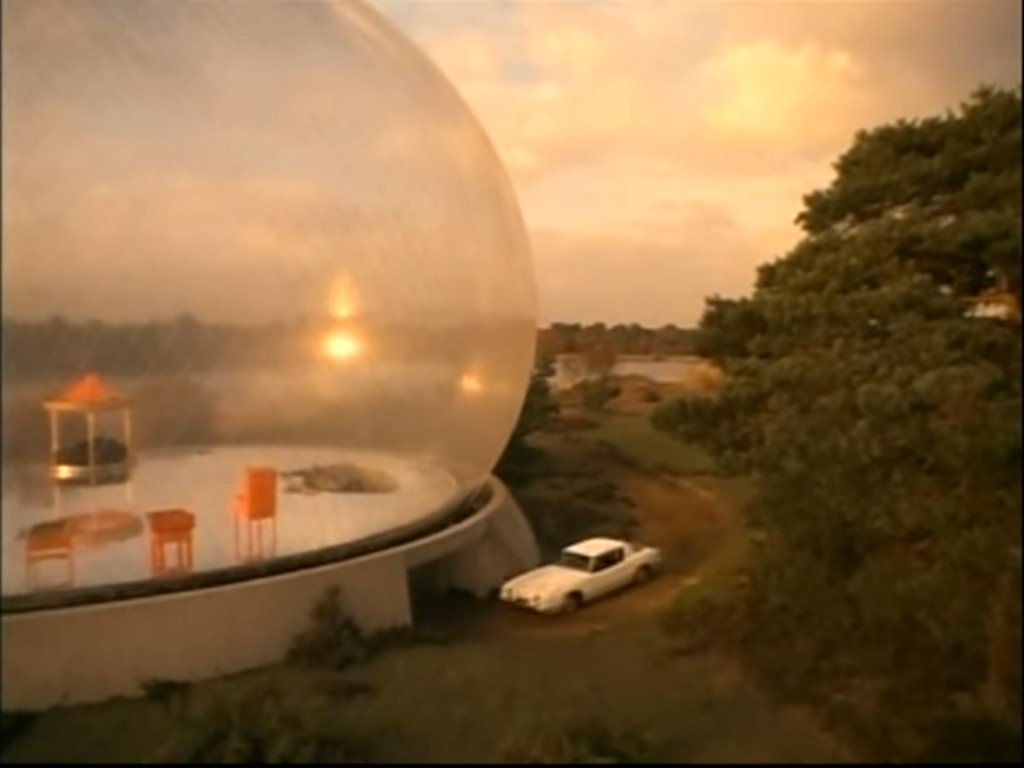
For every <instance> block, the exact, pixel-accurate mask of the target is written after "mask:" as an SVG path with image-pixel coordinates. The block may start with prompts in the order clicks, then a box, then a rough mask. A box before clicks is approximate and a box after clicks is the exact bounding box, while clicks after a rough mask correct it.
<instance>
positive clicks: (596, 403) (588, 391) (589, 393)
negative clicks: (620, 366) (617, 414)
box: [576, 375, 621, 411]
mask: <svg viewBox="0 0 1024 768" xmlns="http://www.w3.org/2000/svg"><path fill="white" fill-rule="evenodd" d="M576 388H577V389H579V391H580V396H581V399H582V400H583V406H584V407H585V408H586V409H587V410H591V411H599V410H601V409H602V408H604V406H605V404H606V403H607V402H608V401H609V400H611V399H612V398H614V397H617V396H618V395H619V393H620V392H621V389H620V387H619V385H618V384H616V383H615V380H614V379H613V378H612V377H611V376H607V375H605V376H600V377H598V378H596V379H584V380H583V381H581V382H579V383H578V384H576Z"/></svg>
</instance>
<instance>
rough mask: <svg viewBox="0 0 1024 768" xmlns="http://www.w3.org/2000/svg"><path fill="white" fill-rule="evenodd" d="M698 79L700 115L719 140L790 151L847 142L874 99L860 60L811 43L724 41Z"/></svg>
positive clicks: (703, 67) (706, 63) (846, 53)
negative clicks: (858, 119) (776, 147)
mask: <svg viewBox="0 0 1024 768" xmlns="http://www.w3.org/2000/svg"><path fill="white" fill-rule="evenodd" d="M699 77H700V80H701V82H700V87H701V89H702V94H703V98H702V101H703V106H702V109H701V113H700V117H701V119H702V120H703V121H704V122H705V123H706V125H707V130H708V131H709V133H710V134H711V135H713V136H714V137H715V138H716V139H717V140H718V141H726V142H754V143H757V144H758V145H764V144H766V143H771V144H775V145H778V144H779V143H781V144H783V145H784V146H785V147H786V148H787V149H788V150H789V151H793V149H794V148H805V147H807V146H808V145H812V146H814V145H819V144H822V143H824V144H825V145H826V146H828V147H830V148H831V147H832V146H833V145H834V144H835V143H836V141H837V140H839V141H841V140H844V139H846V138H847V135H848V133H849V130H850V128H851V126H853V125H856V124H857V118H858V117H859V116H860V115H862V114H863V113H864V111H865V109H864V107H865V102H866V101H867V99H868V96H867V94H866V90H867V89H866V83H865V80H864V69H863V67H862V66H861V65H860V63H859V62H858V61H857V60H856V59H855V58H854V57H853V56H852V55H851V54H850V53H849V52H847V51H844V50H839V49H827V48H823V47H821V46H819V45H817V44H815V43H811V42H807V43H803V44H801V45H786V44H784V43H780V42H779V41H777V40H771V39H769V40H757V41H754V42H752V43H743V44H738V45H728V46H723V47H722V48H721V49H720V50H718V51H716V53H715V54H714V55H712V56H711V57H710V58H709V59H707V60H706V61H705V62H704V63H703V64H702V65H701V67H700V75H699Z"/></svg>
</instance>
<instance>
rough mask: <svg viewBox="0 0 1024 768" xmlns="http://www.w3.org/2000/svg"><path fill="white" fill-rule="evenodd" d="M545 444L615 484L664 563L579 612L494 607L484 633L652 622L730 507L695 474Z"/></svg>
mask: <svg viewBox="0 0 1024 768" xmlns="http://www.w3.org/2000/svg"><path fill="white" fill-rule="evenodd" d="M545 449H546V450H548V451H553V452H555V454H556V456H555V457H554V460H555V461H557V462H559V463H560V464H564V465H567V466H584V465H585V466H587V467H588V468H589V469H590V471H593V472H596V474H597V475H598V476H599V477H601V478H602V479H603V480H606V481H609V482H611V483H613V484H614V485H615V487H616V488H617V490H618V492H619V493H620V494H621V495H623V496H625V497H627V498H628V499H629V500H630V501H631V502H632V505H633V514H634V516H635V519H636V522H637V524H638V527H637V530H636V532H635V534H634V535H633V538H635V539H636V540H637V541H639V542H642V543H644V544H649V545H652V546H656V547H659V548H660V549H661V551H662V558H663V561H662V562H663V567H662V569H661V572H660V574H659V576H658V578H656V579H655V580H654V581H652V582H651V583H649V584H647V585H645V586H643V587H642V588H635V589H633V588H630V589H626V590H623V591H621V592H619V593H617V594H615V595H611V596H609V597H606V598H603V599H602V600H600V601H598V602H595V603H593V604H591V605H587V606H585V607H584V609H583V610H581V611H580V612H579V613H578V614H577V615H575V616H571V617H567V616H536V615H534V614H531V613H528V612H525V611H522V610H519V609H515V608H511V607H509V606H500V610H496V611H492V612H490V615H489V616H488V617H487V621H486V622H485V627H486V631H487V632H514V633H527V634H530V635H543V636H549V637H556V636H557V637H562V636H578V635H588V634H592V633H595V632H603V631H605V630H607V629H609V628H610V627H612V626H615V625H617V624H621V623H623V622H627V621H629V622H636V621H637V620H641V621H652V622H653V621H656V620H657V618H658V616H659V615H660V613H661V611H662V610H663V609H664V608H665V607H667V606H668V604H669V603H670V602H671V601H672V600H673V598H675V596H676V595H677V594H678V592H679V590H680V589H682V588H684V587H686V586H687V585H690V584H694V583H696V582H697V581H699V580H700V578H701V568H700V567H701V564H702V563H703V562H704V561H705V560H706V558H707V557H708V555H709V554H710V553H711V552H712V551H713V550H714V548H715V546H716V544H717V543H718V542H719V541H720V539H721V537H722V534H723V531H724V527H725V525H726V522H727V521H728V520H729V519H731V515H732V512H731V511H730V510H729V509H728V508H727V506H726V505H725V503H724V502H722V501H721V500H720V499H718V498H717V497H716V496H715V495H714V494H712V493H709V492H708V491H707V490H705V489H703V488H701V487H700V486H699V485H698V484H696V483H695V482H693V481H690V480H685V479H682V478H677V477H673V476H671V475H667V474H663V473H655V472H649V471H645V470H642V469H640V468H637V467H635V466H632V465H630V464H628V463H625V462H623V461H622V460H621V459H620V458H619V457H617V456H616V455H615V454H614V453H610V452H607V451H604V450H602V449H601V448H600V447H599V446H595V445H593V444H588V443H586V442H582V441H576V440H572V439H569V440H565V439H561V440H559V439H554V440H549V441H547V442H546V444H545Z"/></svg>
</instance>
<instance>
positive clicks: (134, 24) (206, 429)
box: [2, 0, 536, 596]
mask: <svg viewBox="0 0 1024 768" xmlns="http://www.w3.org/2000/svg"><path fill="white" fill-rule="evenodd" d="M3 71H4V78H3V115H4V120H3V158H4V163H3V191H4V194H3V262H2V264H3V266H2V269H3V285H2V291H3V293H2V296H3V426H2V432H3V450H4V454H3V509H4V515H3V545H4V552H3V555H4V558H3V563H4V567H3V592H4V595H5V596H7V595H12V594H21V593H24V592H26V591H30V590H32V589H38V588H41V589H54V588H56V589H61V588H65V587H68V586H71V587H80V586H92V585H102V584H110V583H117V582H125V581H136V580H139V579H149V578H157V577H160V578H162V577H163V576H164V575H165V574H164V573H163V572H162V571H159V569H158V568H157V566H156V564H155V561H154V560H153V559H152V558H153V557H155V555H153V552H154V551H155V550H154V549H153V547H154V546H155V544H154V541H158V538H159V536H158V532H157V531H156V528H155V527H154V526H156V523H155V522H154V518H153V517H152V515H151V513H153V512H158V511H168V510H181V511H184V512H186V513H187V514H188V515H191V516H192V518H191V525H192V527H191V528H189V529H188V535H190V536H191V539H190V544H189V546H190V547H191V548H192V550H193V552H192V555H191V557H192V562H191V563H178V565H180V566H181V568H180V570H183V571H185V572H195V571H203V570H216V569H218V568H222V567H228V566H231V565H234V564H237V563H239V562H242V561H245V560H249V559H252V558H253V557H256V555H253V553H252V552H251V551H247V552H245V553H243V554H242V555H239V552H238V543H237V542H238V539H239V537H241V539H242V540H243V541H244V539H245V536H247V535H249V534H252V533H253V531H252V530H251V527H252V526H255V525H256V524H257V523H259V522H260V515H258V514H255V513H254V512H253V510H254V509H255V507H256V506H258V504H257V503H256V502H252V503H253V505H254V506H252V507H251V508H249V509H248V512H246V511H245V510H244V509H243V508H245V504H246V503H248V502H247V501H245V499H243V500H242V501H239V500H238V497H240V496H243V497H244V496H246V494H247V493H248V491H247V490H246V489H247V483H249V482H250V479H251V471H252V470H254V469H259V468H261V467H267V468H270V469H272V470H273V473H274V475H275V481H274V482H275V485H274V487H273V489H272V491H271V495H272V496H273V499H274V501H273V502H272V503H271V504H270V506H271V507H273V511H272V513H269V517H270V522H271V523H273V524H274V525H276V531H275V532H274V533H275V535H276V538H275V539H274V541H273V544H272V545H269V547H268V548H265V549H264V550H263V551H261V552H260V553H259V555H258V557H263V558H266V557H271V558H274V557H280V556H283V555H291V554H296V553H301V552H305V551H310V550H317V549H321V548H324V547H329V546H332V545H336V544H339V543H344V542H346V541H356V540H359V539H361V538H365V537H368V536H378V535H379V534H381V533H382V532H387V531H388V530H391V529H399V528H403V527H407V526H409V525H411V524H415V523H416V521H418V520H424V519H427V518H429V517H431V516H436V515H437V514H438V512H439V511H440V510H443V509H448V508H451V507H452V506H453V505H457V504H458V503H459V502H460V501H461V500H463V499H464V498H466V497H467V496H468V495H469V494H470V493H471V492H472V491H473V490H474V489H475V488H476V487H478V485H479V484H480V483H481V482H482V481H483V479H484V478H485V477H486V476H487V474H488V473H489V472H490V470H491V468H492V467H493V464H494V462H495V461H496V459H497V457H498V455H499V454H500V452H501V450H502V448H503V447H504V445H505V442H506V441H507V438H508V436H509V434H510V431H511V429H512V426H513V424H514V422H515V419H516V417H517V414H518V411H519V407H520V405H521V403H522V399H523V396H524V392H525V387H526V382H527V377H528V373H529V369H530V366H531V363H532V359H533V349H534V335H535V327H536V325H535V297H534V286H533V275H532V265H531V260H530V256H529V249H528V243H527V238H526V234H525V231H524V228H523V224H522V219H521V216H520V214H519V209H518V206H517V203H516V201H515V197H514V195H513V192H512V189H511V186H510V184H509V182H508V179H507V177H506V174H505V172H504V170H503V168H502V167H501V165H500V163H499V161H498V159H497V157H496V154H495V152H494V151H493V149H492V147H491V145H490V143H489V141H488V139H487V137H486V136H485V134H484V133H483V131H482V130H481V128H480V127H479V125H478V124H477V122H476V121H475V119H474V117H473V116H472V114H471V113H470V112H469V110H468V109H467V108H466V107H465V105H464V104H463V103H462V101H461V100H460V98H459V97H458V95H457V94H456V93H455V91H454V90H453V89H452V88H451V86H450V85H449V84H448V83H447V82H446V81H445V79H444V78H443V76H441V75H440V74H439V73H438V71H437V70H436V69H435V68H434V66H433V65H432V64H431V63H430V62H429V61H428V60H427V59H426V58H425V57H424V56H423V55H422V54H421V53H419V52H418V51H417V50H416V49H415V48H414V47H413V46H412V45H411V44H410V43H408V42H407V41H406V40H405V39H404V38H403V37H401V36H400V35H399V34H398V33H397V32H396V31H395V30H394V29H392V28H391V27H390V26H389V25H388V24H387V23H386V22H385V21H384V20H383V19H382V18H381V17H380V16H379V15H377V14H376V13H375V12H374V11H372V10H370V9H369V8H367V7H366V6H365V5H363V4H361V3H356V2H335V3H318V2H293V3H285V2H253V3H242V2H202V3H178V2H165V1H164V0H131V2H128V1H127V0H124V1H115V0H64V1H61V2H54V1H52V0H15V1H14V2H4V3H3ZM86 374H92V378H89V377H88V376H86ZM83 377H85V379H87V380H88V381H86V382H85V383H83ZM89 382H92V384H90V383H89ZM96 382H99V383H98V384H96ZM93 384H95V386H97V387H105V388H106V390H104V391H106V392H107V393H108V394H111V397H112V398H113V399H112V400H110V401H109V402H107V401H105V402H93V401H89V400H88V397H86V398H85V399H84V400H81V401H76V400H74V398H73V397H72V396H71V395H68V393H69V392H71V391H72V390H73V389H74V387H76V386H78V387H79V390H75V391H78V392H82V391H85V390H82V387H85V388H86V389H88V387H89V386H93ZM94 394H95V393H94ZM65 395H67V397H70V398H71V399H70V400H67V399H65V400H62V399H61V398H62V397H64V396H65ZM97 397H99V395H97ZM108 406H109V407H108ZM115 406H116V407H115ZM98 441H105V442H98ZM90 446H91V448H90ZM111 451H112V452H111ZM118 451H120V453H118ZM110 457H113V458H110ZM108 460H109V461H112V462H114V464H116V465H117V466H119V467H121V468H122V470H123V472H121V473H120V474H119V471H110V472H107V470H108V469H110V467H109V466H104V465H103V462H104V461H108ZM119 461H120V462H121V464H118V463H117V462H119ZM89 462H92V464H90V463H89ZM97 465H99V469H100V471H99V474H98V476H97V475H96V474H90V473H91V472H93V470H94V469H95V468H96V467H97ZM122 465H123V466H122ZM90 466H91V467H93V469H89V467H90ZM111 466H114V465H111ZM61 472H64V475H61V474H60V473H61ZM250 501H251V499H250ZM240 510H241V511H240ZM168 519H170V518H168ZM69 521H70V522H69ZM118 521H120V522H118ZM119 526H120V527H119ZM239 526H240V527H239ZM186 527H187V526H186ZM40 531H43V533H40ZM43 534H46V535H45V536H44V535H43ZM58 534H59V535H58ZM64 534H68V535H70V537H71V538H70V544H68V540H67V536H65V535H64ZM160 535H162V534H160ZM168 535H170V534H168ZM182 535H184V534H182ZM266 535H267V536H268V537H269V536H270V533H267V534H266ZM47 536H48V537H49V538H47ZM54 536H56V538H54ZM33 537H35V538H33ZM62 537H63V538H62ZM158 543H159V541H158ZM64 544H68V546H69V547H70V549H71V555H70V557H71V558H73V560H74V568H73V574H74V575H73V578H72V579H71V580H67V579H65V578H64V575H65V574H64V571H62V570H61V569H62V568H63V567H64V565H63V564H62V563H61V558H60V556H59V554H58V556H56V557H53V558H50V559H49V560H47V561H46V562H43V561H42V560H41V561H40V562H36V561H35V560H34V559H33V554H32V553H35V554H38V553H39V551H41V550H40V549H39V548H40V547H43V546H44V545H53V546H57V547H58V549H59V548H60V547H59V546H58V545H64ZM33 548H35V549H33ZM243 548H244V547H243ZM51 561H52V562H51ZM38 569H41V570H42V571H49V573H44V574H42V576H39V578H38V580H39V581H40V582H41V583H43V586H42V587H37V586H33V585H32V583H31V582H33V581H34V580H36V577H37V576H38V574H35V573H34V570H38ZM172 570H173V569H172ZM55 574H56V575H55ZM55 585H56V586H55Z"/></svg>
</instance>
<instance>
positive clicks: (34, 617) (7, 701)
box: [0, 478, 539, 710]
mask: <svg viewBox="0 0 1024 768" xmlns="http://www.w3.org/2000/svg"><path fill="white" fill-rule="evenodd" d="M490 486H491V492H492V493H491V500H490V502H489V503H488V504H487V505H486V506H485V507H483V508H482V509H480V510H479V511H477V512H475V513H474V514H473V515H471V516H470V517H469V518H467V519H465V520H462V521H460V522H459V523H456V524H454V525H452V526H450V527H448V528H446V529H445V530H443V531H440V532H438V533H435V534H432V535H430V536H427V537H424V538H422V539H419V540H417V541H414V542H410V543H407V544H403V545H401V546H397V547H392V548H390V549H386V550H382V551H380V552H376V553H373V554H370V555H366V556H363V557H358V558H354V559H351V560H345V561H342V562H338V563H332V564H330V565H325V566H320V567H316V568H309V569H306V570H302V571H296V572H292V573H288V574H284V575H279V576H272V577H267V578H262V579H253V580H250V581H245V582H239V583H236V584H230V585H225V586H218V587H211V588H208V589H201V590H193V591H189V592H181V593H175V594H170V595H161V596H156V597H151V598H140V599H132V600H124V601H119V602H113V603H105V604H98V605H88V606H79V607H72V608H52V609H47V610H41V611H34V612H28V613H17V614H10V615H5V616H3V634H2V639H3V645H2V646H0V653H2V670H3V677H2V683H0V684H2V700H3V709H4V710H36V709H44V708H47V707H50V706H54V705H57V704H80V703H87V702H94V701H102V700H104V699H107V698H110V697H112V696H132V695H138V694H140V693H141V687H140V686H141V683H143V682H145V681H146V680H151V679H165V680H187V681H196V680H203V679H207V678H211V677H217V676H220V675H224V674H229V673H234V672H239V671H242V670H245V669H250V668H253V667H258V666H263V665H266V664H272V663H275V662H277V661H280V660H281V659H282V658H283V657H284V655H285V653H286V652H287V649H288V646H289V644H290V643H291V640H292V638H293V637H294V636H295V635H296V634H297V633H299V632H301V631H302V630H304V629H305V628H306V627H307V626H308V624H309V613H310V609H311V608H312V606H313V604H314V603H315V602H316V600H317V599H318V598H319V597H320V596H321V595H322V594H323V592H324V590H326V589H327V588H328V587H331V586H337V587H338V588H339V589H340V591H341V597H342V601H343V604H344V605H345V607H346V609H347V610H348V612H349V614H350V615H351V616H352V617H353V618H354V619H355V620H356V621H357V622H358V623H359V624H360V626H361V627H362V628H363V629H364V630H366V631H371V632H372V631H375V630H379V629H384V628H387V627H392V626H401V625H407V624H409V623H411V621H412V613H411V606H410V601H409V579H408V572H409V570H410V569H411V568H413V567H416V566H418V565H422V564H425V563H428V562H431V561H435V560H438V559H442V558H443V559H444V563H445V565H444V568H445V569H446V570H447V572H448V573H449V578H450V580H451V583H452V584H453V585H454V586H458V587H461V588H463V589H466V590H468V591H471V592H473V593H475V594H477V595H480V596H483V595H485V594H487V592H489V591H490V590H492V589H493V588H495V587H496V586H498V585H499V584H500V583H501V582H502V581H503V580H504V579H506V578H507V577H509V576H511V575H513V574H514V573H518V572H519V571H522V570H525V569H527V568H531V567H533V566H535V565H536V564H537V562H538V559H539V554H538V551H537V546H536V542H535V541H534V539H533V533H532V531H531V530H530V528H529V525H528V524H527V522H526V520H525V518H524V517H523V515H522V512H521V510H520V509H519V507H518V506H517V505H516V503H515V501H514V500H513V499H512V497H511V496H510V495H509V494H508V491H507V490H506V489H505V487H504V486H503V485H502V484H501V483H500V482H499V481H497V480H496V479H494V478H492V479H491V480H490Z"/></svg>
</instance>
